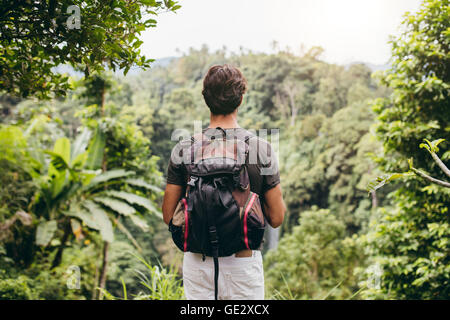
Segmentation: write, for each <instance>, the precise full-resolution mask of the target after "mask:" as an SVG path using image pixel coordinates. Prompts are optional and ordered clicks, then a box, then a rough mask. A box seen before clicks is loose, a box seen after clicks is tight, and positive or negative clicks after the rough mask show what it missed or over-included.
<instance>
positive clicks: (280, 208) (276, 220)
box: [264, 184, 286, 228]
mask: <svg viewBox="0 0 450 320" xmlns="http://www.w3.org/2000/svg"><path fill="white" fill-rule="evenodd" d="M264 211H265V213H266V218H267V221H268V222H269V224H270V225H271V226H272V227H273V228H277V227H279V226H281V224H282V223H283V220H284V213H285V212H286V205H285V204H284V201H283V194H282V192H281V185H280V184H278V185H277V186H276V187H273V188H271V189H269V190H267V191H266V193H265V194H264Z"/></svg>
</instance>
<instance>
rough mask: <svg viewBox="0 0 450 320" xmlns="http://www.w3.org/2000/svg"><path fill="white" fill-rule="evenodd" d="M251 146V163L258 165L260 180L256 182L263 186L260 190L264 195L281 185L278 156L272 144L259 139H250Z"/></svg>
mask: <svg viewBox="0 0 450 320" xmlns="http://www.w3.org/2000/svg"><path fill="white" fill-rule="evenodd" d="M249 145H250V155H249V163H250V164H252V163H253V164H255V163H256V164H257V167H258V175H259V176H260V178H259V179H254V180H255V181H258V182H260V184H261V185H260V186H259V188H258V189H259V190H260V192H261V194H262V195H263V194H264V193H265V192H266V191H267V190H270V189H272V188H273V187H275V186H277V185H278V184H279V183H280V171H279V168H278V159H277V154H276V153H275V151H274V150H273V148H272V146H271V145H270V143H268V142H267V141H266V140H264V139H262V138H259V137H255V138H253V139H250V141H249ZM255 150H256V152H255Z"/></svg>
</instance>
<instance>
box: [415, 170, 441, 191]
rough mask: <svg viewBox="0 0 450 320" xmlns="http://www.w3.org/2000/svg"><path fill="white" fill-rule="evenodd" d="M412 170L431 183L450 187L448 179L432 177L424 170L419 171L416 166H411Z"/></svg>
mask: <svg viewBox="0 0 450 320" xmlns="http://www.w3.org/2000/svg"><path fill="white" fill-rule="evenodd" d="M411 170H412V171H413V172H414V173H415V174H417V175H418V176H420V177H422V178H424V179H425V180H428V181H430V182H431V183H434V184H437V185H440V186H442V187H446V188H450V183H449V182H446V181H442V180H439V179H436V178H433V177H431V176H429V175H427V174H425V173H423V172H422V171H419V170H417V169H416V168H413V167H411Z"/></svg>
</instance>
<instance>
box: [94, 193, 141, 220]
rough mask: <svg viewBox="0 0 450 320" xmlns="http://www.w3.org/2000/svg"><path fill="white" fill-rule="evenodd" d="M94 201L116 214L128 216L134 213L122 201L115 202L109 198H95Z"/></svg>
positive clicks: (115, 200) (130, 207) (131, 208)
mask: <svg viewBox="0 0 450 320" xmlns="http://www.w3.org/2000/svg"><path fill="white" fill-rule="evenodd" d="M94 201H95V202H97V203H101V204H103V205H105V206H107V207H108V208H110V209H111V210H113V211H115V212H117V213H118V214H121V215H124V216H129V215H132V214H133V213H135V212H136V210H135V209H134V208H133V207H132V206H130V205H129V204H127V203H126V202H124V201H122V200H117V199H114V198H109V197H96V198H94Z"/></svg>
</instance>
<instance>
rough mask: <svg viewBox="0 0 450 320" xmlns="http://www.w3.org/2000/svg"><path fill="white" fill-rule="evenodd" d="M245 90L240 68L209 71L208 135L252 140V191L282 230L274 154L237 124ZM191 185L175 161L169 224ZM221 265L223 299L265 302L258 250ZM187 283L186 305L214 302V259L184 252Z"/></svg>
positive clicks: (167, 202) (167, 203)
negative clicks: (220, 131)
mask: <svg viewBox="0 0 450 320" xmlns="http://www.w3.org/2000/svg"><path fill="white" fill-rule="evenodd" d="M246 90H247V82H246V79H245V78H244V76H243V75H242V73H241V72H240V71H239V70H238V69H237V68H235V67H232V66H229V65H223V66H219V65H216V66H213V67H211V68H210V69H209V71H208V73H207V75H206V76H205V78H204V81H203V91H202V94H203V97H204V99H205V102H206V104H207V106H208V107H209V109H210V111H211V115H210V124H209V127H208V128H206V129H204V130H203V134H204V135H205V136H208V134H210V132H211V131H215V130H216V129H215V128H222V129H224V131H225V132H226V134H227V135H231V136H233V135H234V136H236V137H239V138H242V139H244V137H249V136H250V139H249V140H247V141H248V145H249V148H250V154H253V155H256V156H255V157H253V158H254V159H256V161H254V162H253V163H252V162H249V164H248V165H247V169H248V178H249V180H250V189H251V192H253V193H256V194H257V195H259V199H260V201H261V206H262V208H263V213H264V217H265V219H266V221H267V222H268V223H269V224H270V225H271V226H272V227H273V228H277V227H279V226H280V225H281V224H282V222H283V219H284V213H285V210H286V207H285V204H284V201H283V197H282V192H281V186H280V174H279V171H278V165H277V161H276V157H275V154H274V152H273V150H272V148H271V146H270V144H269V143H268V142H266V141H265V140H263V139H260V138H258V137H257V136H255V135H252V134H251V133H250V132H249V131H247V130H245V129H243V128H241V127H240V126H239V124H238V121H237V115H238V107H239V106H240V105H241V103H242V98H243V95H244V93H245V92H246ZM186 183H187V172H186V170H185V168H184V167H183V165H182V164H176V163H175V162H174V161H173V159H171V160H170V162H169V167H168V172H167V186H166V190H165V194H164V201H163V207H162V209H163V217H164V222H165V223H166V224H169V223H170V221H171V219H172V217H173V214H174V211H175V209H176V207H177V204H178V202H179V200H180V199H181V198H182V197H183V195H184V193H185V191H186ZM185 251H186V250H185ZM219 262H220V272H219V276H218V283H219V286H218V287H219V289H218V297H219V299H222V300H236V299H239V300H240V299H264V273H263V265H262V256H261V252H260V251H259V250H249V249H245V250H241V251H239V252H236V253H235V254H233V255H231V256H226V257H220V258H219ZM216 280H217V279H216ZM183 282H184V289H185V295H186V298H187V299H195V300H200V299H201V300H205V299H213V298H214V265H213V260H212V258H211V257H204V256H202V254H199V253H192V252H185V253H184V261H183Z"/></svg>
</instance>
